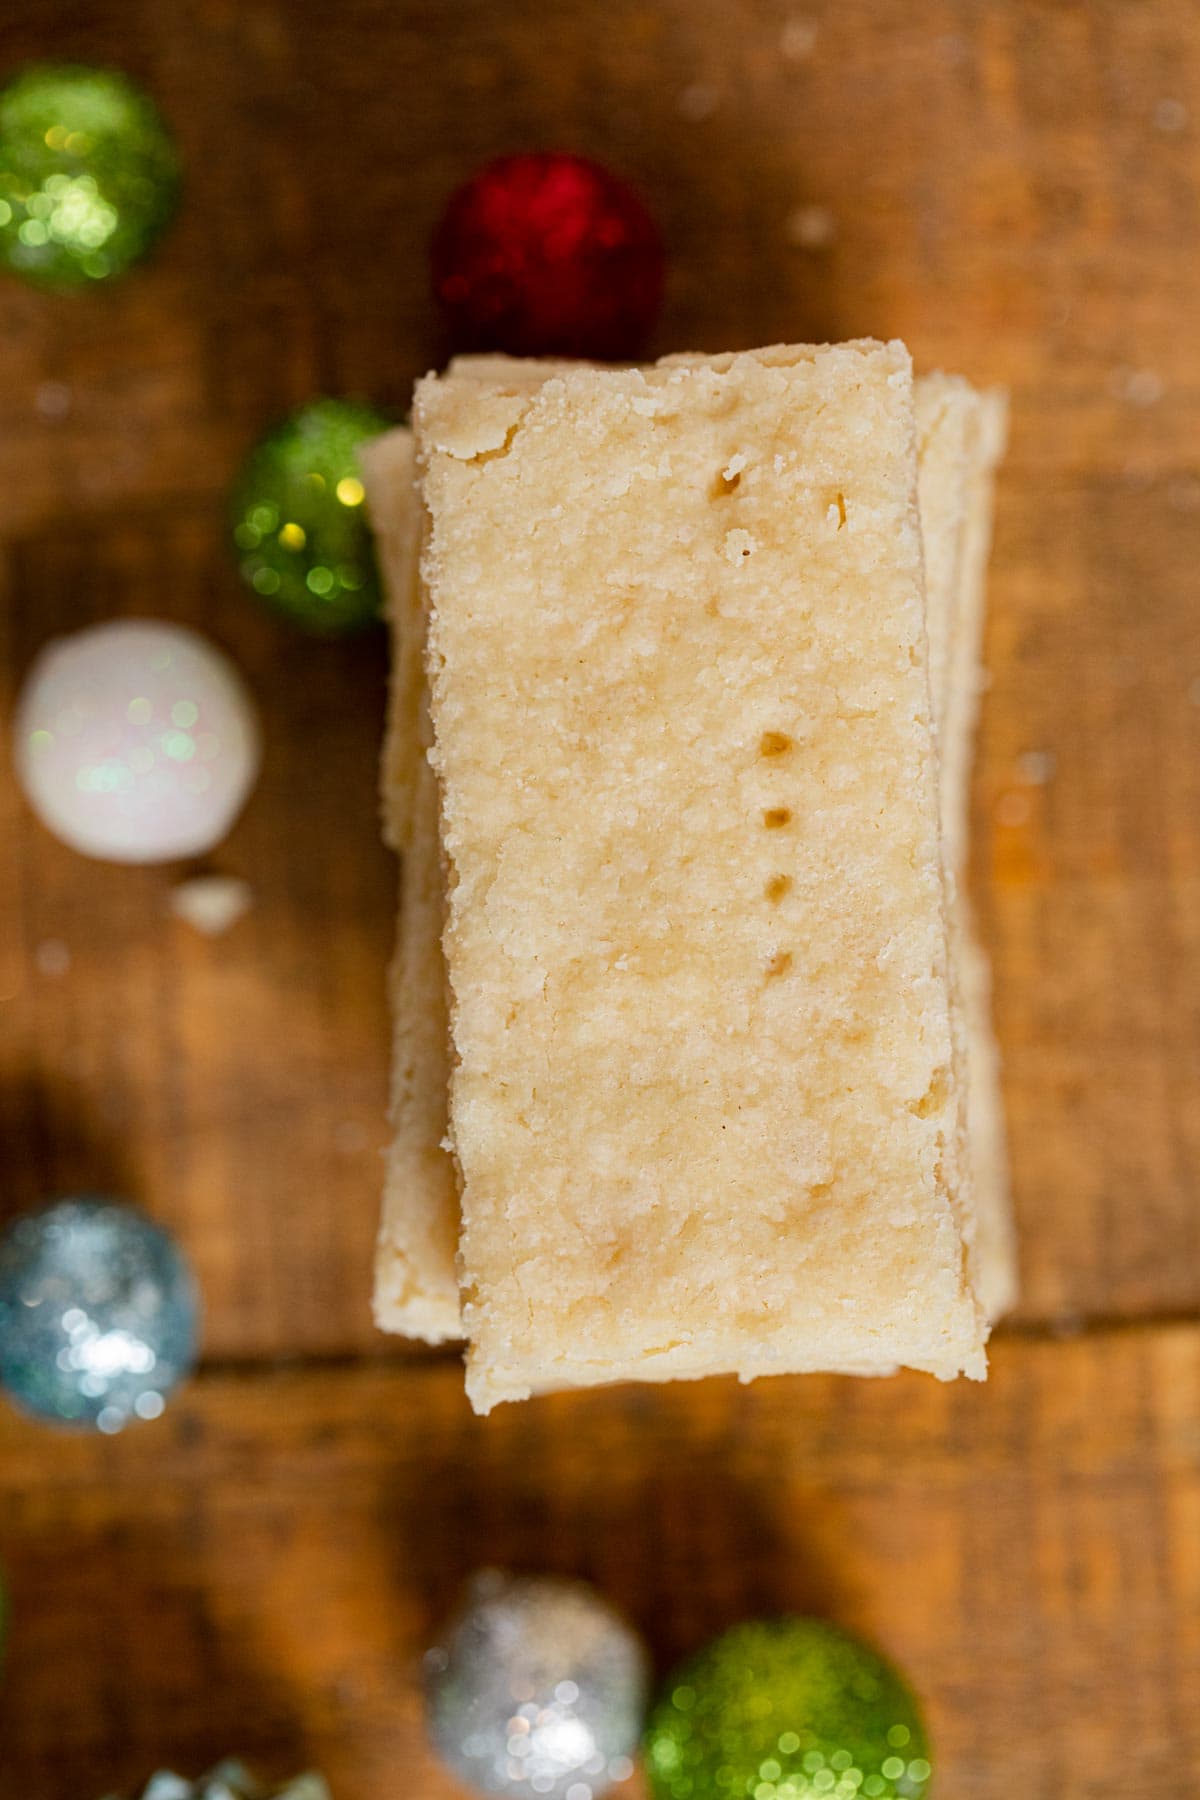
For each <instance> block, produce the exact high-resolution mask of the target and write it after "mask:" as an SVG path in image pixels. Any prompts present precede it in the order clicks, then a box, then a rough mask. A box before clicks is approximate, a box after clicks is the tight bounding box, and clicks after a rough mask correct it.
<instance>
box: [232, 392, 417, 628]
mask: <svg viewBox="0 0 1200 1800" xmlns="http://www.w3.org/2000/svg"><path fill="white" fill-rule="evenodd" d="M388 425H389V421H388V420H387V419H385V418H384V416H383V414H382V413H378V412H375V411H374V410H373V409H372V408H371V407H369V406H362V405H359V404H358V403H356V402H353V401H346V400H315V401H313V402H312V404H311V405H309V406H304V407H301V408H300V410H299V411H298V412H295V413H293V414H292V415H291V416H290V418H288V419H286V420H285V421H284V422H283V424H281V425H278V426H276V427H275V429H274V430H272V431H270V432H268V433H267V435H266V436H265V437H264V438H262V439H260V441H259V442H258V444H256V445H255V447H254V449H253V450H252V451H251V452H250V454H249V456H248V457H247V458H246V461H245V463H244V464H243V465H242V468H241V470H240V472H239V474H238V476H237V478H236V480H235V482H234V486H233V490H232V493H231V495H230V521H231V527H232V532H233V543H234V549H235V552H236V554H237V557H238V565H239V568H240V569H241V574H242V579H243V581H244V582H245V583H246V585H247V586H248V587H249V588H250V589H251V590H252V592H253V593H255V594H257V595H258V596H259V597H260V598H262V599H263V600H266V601H267V602H268V603H269V604H270V605H271V606H272V607H274V608H275V609H276V611H278V612H282V613H285V614H286V615H287V617H288V618H289V619H291V620H292V621H293V623H295V624H297V625H300V626H302V627H303V628H304V629H305V630H308V631H312V632H316V633H318V634H321V635H324V636H334V635H337V634H340V633H342V632H347V631H356V630H358V629H359V628H360V627H361V626H363V625H369V624H371V623H372V621H373V620H374V619H376V618H377V617H378V614H379V605H380V593H379V581H378V576H377V574H376V569H375V558H374V552H373V549H372V546H371V540H370V534H369V531H368V526H367V518H366V507H365V506H364V505H363V498H364V490H363V485H362V480H361V472H360V470H359V466H358V451H359V447H360V446H361V445H362V444H364V443H366V442H367V440H368V439H370V438H373V437H377V436H378V435H379V433H380V432H381V431H386V430H387V429H388Z"/></svg>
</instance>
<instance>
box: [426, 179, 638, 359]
mask: <svg viewBox="0 0 1200 1800" xmlns="http://www.w3.org/2000/svg"><path fill="white" fill-rule="evenodd" d="M662 287H663V251H662V239H661V237H660V236H659V232H658V227H657V226H656V225H655V223H654V220H653V219H652V218H651V217H650V215H649V213H648V212H647V211H646V209H645V207H644V206H643V205H642V203H641V201H640V200H639V199H638V197H637V195H636V194H635V193H634V191H633V189H632V188H631V187H629V186H628V185H627V184H626V183H625V182H624V181H621V180H620V179H619V178H618V177H617V176H616V175H612V174H610V173H609V171H608V170H607V169H603V168H601V167H600V166H599V164H597V163H594V162H589V161H588V160H587V159H586V158H585V157H582V156H566V155H556V154H551V153H543V154H538V155H526V156H502V157H500V158H499V159H498V160H497V161H495V162H492V163H488V164H487V166H486V167H485V168H483V169H481V170H480V171H479V173H478V174H477V175H474V176H472V178H471V180H470V181H468V182H466V183H465V184H464V185H463V186H462V187H460V188H459V189H458V190H457V191H456V192H455V193H454V194H453V195H452V196H451V198H450V202H449V205H448V206H447V207H446V210H445V212H444V213H443V215H442V219H441V223H440V224H439V225H438V228H437V230H436V232H435V233H434V237H433V291H434V293H435V294H436V296H437V298H438V301H439V302H440V304H441V306H442V309H443V311H444V313H445V315H446V319H447V322H448V324H449V326H450V330H451V332H452V333H453V337H454V344H455V348H456V349H460V350H507V351H508V352H510V354H512V355H514V356H578V357H594V358H598V359H609V360H615V361H621V360H626V359H632V358H633V357H635V356H636V355H637V354H638V353H639V351H640V350H641V348H642V346H643V344H644V342H645V339H646V338H647V336H648V335H649V333H650V330H651V328H652V326H653V324H654V321H655V319H656V318H657V317H658V309H659V306H660V305H661V302H662Z"/></svg>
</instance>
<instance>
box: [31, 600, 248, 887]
mask: <svg viewBox="0 0 1200 1800" xmlns="http://www.w3.org/2000/svg"><path fill="white" fill-rule="evenodd" d="M15 754H16V765H17V772H18V774H19V776H20V779H21V784H22V786H23V787H24V789H25V793H26V795H27V797H28V799H29V802H30V805H31V806H32V807H33V809H34V811H35V812H36V813H37V815H38V817H39V818H40V819H41V821H42V823H43V824H44V825H46V826H47V827H48V828H49V830H51V831H52V832H54V834H55V836H56V837H59V838H61V839H62V841H63V842H64V843H65V844H69V845H70V847H71V848H72V849H73V850H79V851H81V852H82V853H83V854H84V855H85V856H98V857H104V858H106V859H108V860H109V861H112V862H132V863H146V862H168V861H170V860H172V859H173V858H176V857H182V856H199V855H202V854H203V853H204V852H205V851H208V850H211V849H212V848H213V846H214V845H215V844H218V843H219V842H220V841H221V839H222V838H223V837H224V836H225V834H226V832H227V831H228V830H229V828H230V826H231V825H232V823H233V821H234V819H235V818H236V817H237V814H238V813H239V812H240V811H241V808H242V805H243V803H244V801H245V799H246V796H247V795H248V794H249V792H250V789H251V787H252V786H253V785H254V780H255V777H256V775H257V774H258V764H259V736H258V725H257V721H256V719H255V714H254V707H253V704H252V702H251V700H250V696H249V694H248V693H247V691H246V687H245V684H244V683H243V681H242V679H241V676H240V675H239V674H238V673H237V670H236V669H235V668H234V666H233V664H232V663H231V662H230V661H229V659H228V657H226V656H224V655H223V654H222V652H221V651H219V650H218V649H216V647H215V646H214V645H212V644H210V643H208V642H207V641H206V640H205V639H204V638H202V637H199V636H198V635H197V634H196V633H195V632H194V631H188V630H187V629H185V627H183V626H182V625H168V624H166V623H164V622H163V621H161V620H153V619H118V620H114V621H113V622H111V623H110V624H106V625H95V626H91V627H90V628H89V629H88V630H86V631H79V632H76V633H74V634H73V635H72V636H71V637H65V638H57V639H55V640H53V641H52V642H51V643H49V644H47V645H46V646H45V648H44V649H43V650H42V651H41V653H40V654H39V655H38V657H37V659H36V661H35V662H34V664H33V666H32V668H31V669H30V671H29V674H28V675H27V676H26V678H25V683H24V686H23V687H22V690H21V696H20V699H19V701H18V703H17V713H16V724H15Z"/></svg>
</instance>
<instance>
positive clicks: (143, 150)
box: [0, 63, 179, 288]
mask: <svg viewBox="0 0 1200 1800" xmlns="http://www.w3.org/2000/svg"><path fill="white" fill-rule="evenodd" d="M178 197H179V159H178V156H177V154H176V150H175V145H174V143H173V141H172V139H171V136H170V134H169V132H168V131H167V128H166V125H165V124H164V123H163V120H162V116H161V114H160V113H159V111H158V108H157V107H156V106H155V105H154V102H153V101H152V100H150V99H149V98H148V96H147V95H145V94H144V93H142V91H141V89H140V88H137V87H135V86H134V84H133V83H132V82H131V81H129V80H127V78H126V77H125V76H124V75H119V74H116V73H115V72H113V71H110V70H107V69H88V68H81V67H76V66H74V65H72V64H58V63H38V64H34V65H33V66H32V67H30V68H27V69H25V70H23V71H22V73H21V74H19V75H18V76H17V77H16V79H15V80H13V81H11V82H9V84H8V86H7V87H6V88H4V89H3V90H2V91H0V264H3V266H5V267H6V268H9V269H11V270H12V271H13V272H14V274H17V275H23V276H25V277H26V278H27V279H28V280H30V281H35V282H38V283H39V284H41V285H43V286H46V287H62V288H65V287H79V286H83V285H86V284H87V283H88V282H95V281H104V280H106V279H108V278H109V277H111V276H113V275H120V274H121V273H122V272H123V271H124V270H125V269H127V268H128V267H129V266H130V264H131V263H135V262H138V261H139V260H140V259H141V258H142V257H143V256H145V255H146V253H147V251H148V250H149V249H150V247H151V245H152V244H153V243H154V241H155V239H156V238H157V237H158V236H159V234H160V233H161V232H162V230H163V229H164V227H165V226H166V225H167V224H168V222H169V221H170V219H171V217H172V215H173V214H174V211H175V207H176V203H177V200H178Z"/></svg>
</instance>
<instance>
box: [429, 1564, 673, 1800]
mask: <svg viewBox="0 0 1200 1800" xmlns="http://www.w3.org/2000/svg"><path fill="white" fill-rule="evenodd" d="M426 1675H427V1690H428V1719H429V1733H430V1737H431V1738H432V1740H433V1744H434V1747H435V1749H436V1750H437V1751H438V1753H439V1754H440V1755H441V1756H442V1758H443V1759H444V1760H445V1762H446V1763H447V1764H448V1765H449V1767H450V1768H451V1769H453V1771H454V1772H455V1774H456V1775H458V1776H459V1777H460V1778H461V1779H462V1780H463V1781H465V1782H467V1783H469V1784H470V1785H472V1786H474V1787H476V1788H479V1789H481V1790H482V1791H483V1792H485V1793H490V1794H509V1795H525V1796H529V1795H544V1796H547V1797H548V1800H597V1797H598V1796H599V1795H601V1794H603V1793H605V1792H606V1791H607V1790H608V1789H609V1788H610V1787H611V1786H612V1785H613V1784H614V1783H615V1782H617V1781H622V1780H624V1779H625V1778H626V1777H627V1776H628V1775H629V1774H630V1773H631V1771H632V1763H631V1761H630V1758H631V1754H632V1752H633V1751H634V1750H635V1748H636V1746H637V1741H638V1736H639V1733H640V1730H641V1723H642V1717H643V1712H644V1708H645V1698H646V1681H647V1661H646V1653H645V1651H644V1649H643V1648H642V1645H641V1643H640V1641H639V1639H638V1638H637V1637H636V1636H635V1635H634V1633H633V1632H632V1631H631V1629H630V1628H629V1626H628V1625H626V1624H625V1622H624V1620H622V1619H621V1618H620V1617H619V1616H618V1615H617V1614H616V1613H614V1612H613V1611H612V1609H611V1608H610V1607H609V1606H607V1605H606V1604H605V1602H604V1601H603V1600H601V1599H600V1598H599V1596H598V1595H596V1594H594V1593H592V1591H591V1590H590V1589H589V1588H586V1587H584V1586H583V1585H582V1584H581V1583H578V1582H572V1581H561V1580H557V1579H554V1578H551V1577H535V1576H526V1577H519V1576H505V1575H500V1574H497V1573H495V1572H488V1573H486V1574H483V1575H479V1576H477V1577H476V1578H475V1580H474V1581H473V1582H472V1583H471V1586H470V1589H469V1591H468V1595H467V1600H466V1604H465V1606H464V1608H463V1610H462V1612H461V1613H460V1614H459V1616H458V1617H457V1619H456V1620H454V1621H453V1622H452V1624H451V1627H450V1629H449V1632H448V1633H447V1635H446V1637H445V1638H444V1640H443V1642H442V1643H441V1644H440V1645H438V1646H436V1647H435V1648H433V1649H432V1650H430V1652H429V1654H428V1656H427V1658H426Z"/></svg>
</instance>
